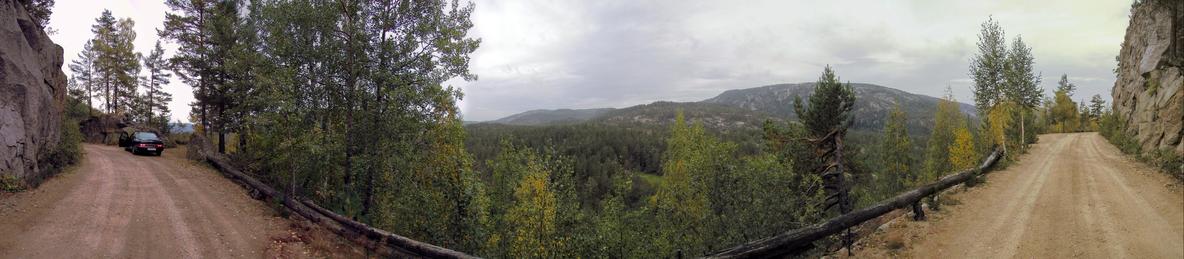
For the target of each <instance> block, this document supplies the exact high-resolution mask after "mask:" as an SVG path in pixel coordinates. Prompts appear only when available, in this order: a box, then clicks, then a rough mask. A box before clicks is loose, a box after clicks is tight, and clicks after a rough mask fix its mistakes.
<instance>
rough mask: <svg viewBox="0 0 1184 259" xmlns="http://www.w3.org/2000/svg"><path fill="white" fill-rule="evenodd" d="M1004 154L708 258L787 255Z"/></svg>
mask: <svg viewBox="0 0 1184 259" xmlns="http://www.w3.org/2000/svg"><path fill="white" fill-rule="evenodd" d="M1002 156H1003V151H1002V150H1000V149H995V151H993V152H991V154H990V155H989V156H987V157H986V158H985V159H983V161H982V163H981V164H979V166H977V167H975V168H971V169H967V170H963V171H961V172H958V173H954V174H950V175H946V176H943V177H942V178H941V179H938V180H937V181H936V182H933V183H929V184H926V185H923V186H921V187H917V188H916V189H913V190H910V191H908V192H905V193H901V194H900V195H897V196H896V197H892V198H890V199H887V200H884V201H881V202H880V203H877V204H875V205H872V206H869V207H865V208H862V209H859V210H856V211H852V212H851V213H847V214H843V215H840V216H838V217H834V218H831V219H829V220H826V221H823V222H821V223H817V224H814V225H810V226H807V227H803V228H799V229H794V230H790V231H786V232H783V233H781V234H778V235H775V236H772V237H767V238H764V239H760V240H756V241H752V242H748V243H745V244H742V245H739V246H735V247H732V248H729V249H727V250H723V251H720V252H717V253H715V254H713V255H709V256H707V257H705V258H772V257H782V256H785V255H788V254H793V253H796V252H801V251H803V250H805V249H808V248H810V247H812V246H813V243H814V241H817V240H819V239H822V238H825V237H827V236H830V235H834V234H838V233H839V232H842V231H843V230H845V229H848V228H851V227H854V226H856V225H859V224H861V223H863V222H865V221H868V220H871V219H874V218H876V217H879V216H881V215H884V214H886V213H888V212H892V211H893V210H896V209H901V208H904V207H907V206H910V205H913V204H915V203H917V202H920V201H921V199H922V198H925V197H927V196H930V195H933V194H936V193H937V192H940V191H942V190H945V189H948V188H950V187H954V186H955V185H958V184H961V183H965V182H966V181H967V180H970V179H971V178H973V177H974V176H976V175H978V174H979V173H982V172H986V170H987V169H990V168H991V166H993V165H994V164H995V162H997V161H999V158H1000V157H1002Z"/></svg>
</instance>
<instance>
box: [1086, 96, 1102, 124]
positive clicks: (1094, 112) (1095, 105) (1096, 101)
mask: <svg viewBox="0 0 1184 259" xmlns="http://www.w3.org/2000/svg"><path fill="white" fill-rule="evenodd" d="M1105 108H1106V100H1103V99H1102V95H1100V94H1095V95H1094V96H1093V97H1092V98H1090V100H1089V113H1090V116H1091V117H1093V118H1094V119H1097V118H1101V117H1102V111H1103V110H1104V109H1105Z"/></svg>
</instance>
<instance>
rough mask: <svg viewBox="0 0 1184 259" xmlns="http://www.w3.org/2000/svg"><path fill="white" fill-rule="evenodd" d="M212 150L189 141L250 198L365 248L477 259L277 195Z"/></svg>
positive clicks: (199, 156)
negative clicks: (272, 203) (272, 202)
mask: <svg viewBox="0 0 1184 259" xmlns="http://www.w3.org/2000/svg"><path fill="white" fill-rule="evenodd" d="M210 149H211V148H210V145H209V142H208V141H206V140H205V139H204V138H202V137H201V136H199V135H194V139H192V140H191V141H190V147H189V152H190V155H189V157H190V158H191V159H196V160H201V161H204V162H207V163H209V164H210V165H211V166H213V167H214V168H215V169H217V170H218V171H219V172H221V173H222V175H224V176H226V177H227V178H230V179H231V180H234V181H235V182H238V183H239V184H240V185H242V186H243V187H246V188H247V189H248V191H250V192H251V194H252V195H251V196H252V197H254V198H256V199H261V200H262V199H276V200H278V201H280V204H282V205H283V206H284V208H286V209H288V210H289V211H291V212H293V213H295V214H297V215H300V216H301V217H304V218H306V219H308V220H309V221H311V222H313V223H316V224H318V225H320V226H322V227H325V228H326V229H328V230H329V231H332V232H333V233H336V234H338V235H341V236H343V237H346V238H347V239H352V240H354V241H355V242H359V240H357V239H356V238H354V237H358V236H362V237H365V240H364V241H363V242H360V243H362V245H364V246H368V247H369V246H374V245H381V246H384V247H386V248H389V249H390V252H391V253H393V255H394V256H395V257H400V258H408V257H419V258H466V259H467V258H478V257H476V256H472V255H469V254H465V253H462V252H458V251H454V250H450V249H447V248H443V247H439V246H436V245H432V244H428V243H424V242H420V241H417V240H413V239H411V238H407V237H404V236H400V235H396V234H393V233H390V232H387V231H385V230H382V229H378V228H374V227H371V226H369V225H366V224H364V223H361V222H357V221H354V220H352V219H349V218H347V217H345V216H341V215H340V214H337V213H334V212H333V211H330V210H328V209H325V208H322V207H320V206H317V205H316V204H315V203H313V202H312V201H310V200H304V199H297V198H294V197H291V196H289V195H284V194H283V193H280V192H278V191H276V190H275V188H272V187H271V186H269V185H267V184H264V183H263V182H261V181H259V180H256V179H255V178H254V177H251V176H250V175H247V174H246V173H243V172H242V171H241V170H239V169H238V168H235V167H234V166H233V165H232V164H231V163H230V159H229V158H227V157H226V156H225V155H222V154H218V153H214V152H210ZM195 152H196V153H195Z"/></svg>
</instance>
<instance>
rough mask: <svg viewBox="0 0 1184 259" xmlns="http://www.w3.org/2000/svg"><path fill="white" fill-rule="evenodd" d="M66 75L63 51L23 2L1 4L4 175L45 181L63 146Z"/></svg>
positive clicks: (0, 156) (0, 171) (1, 0)
mask: <svg viewBox="0 0 1184 259" xmlns="http://www.w3.org/2000/svg"><path fill="white" fill-rule="evenodd" d="M65 98H66V75H65V74H64V73H62V47H61V46H58V45H57V44H54V43H53V41H51V40H50V39H49V35H46V34H45V32H44V30H42V28H41V27H40V26H39V25H37V23H36V22H34V21H33V20H32V19H31V18H30V16H29V12H28V11H27V10H25V8H24V6H23V4H21V1H18V0H0V175H10V176H12V175H15V176H16V177H19V178H21V179H39V178H41V176H42V175H41V174H42V173H44V172H42V171H43V170H42V167H43V166H41V165H39V164H40V163H42V161H45V159H46V158H47V155H46V154H47V153H48V152H49V151H50V150H52V149H53V148H54V147H55V146H57V144H58V139H59V136H60V131H61V116H62V105H63V104H64V101H65Z"/></svg>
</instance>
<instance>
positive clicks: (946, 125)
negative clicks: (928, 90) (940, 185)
mask: <svg viewBox="0 0 1184 259" xmlns="http://www.w3.org/2000/svg"><path fill="white" fill-rule="evenodd" d="M933 117H934V122H933V131H932V132H930V135H929V142H928V143H927V144H926V148H925V174H924V177H921V178H920V179H918V181H914V182H913V185H914V186H917V185H921V184H924V183H928V182H932V181H934V180H937V178H938V177H940V176H941V175H944V174H946V173H949V172H951V171H953V167H952V166H950V163H949V161H950V159H949V147H950V146H952V145H954V137H955V136H954V133H955V130H956V129H957V127H958V125H963V124H965V123H966V122H964V121H962V120H963V117H962V112H961V111H960V110H959V109H958V103H957V101H956V100H954V96H953V93H951V92H950V90H949V88H948V87H947V88H946V95H945V97H943V98H942V99H941V101H939V102H938V104H937V111H936V112H935V113H934V116H933Z"/></svg>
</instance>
